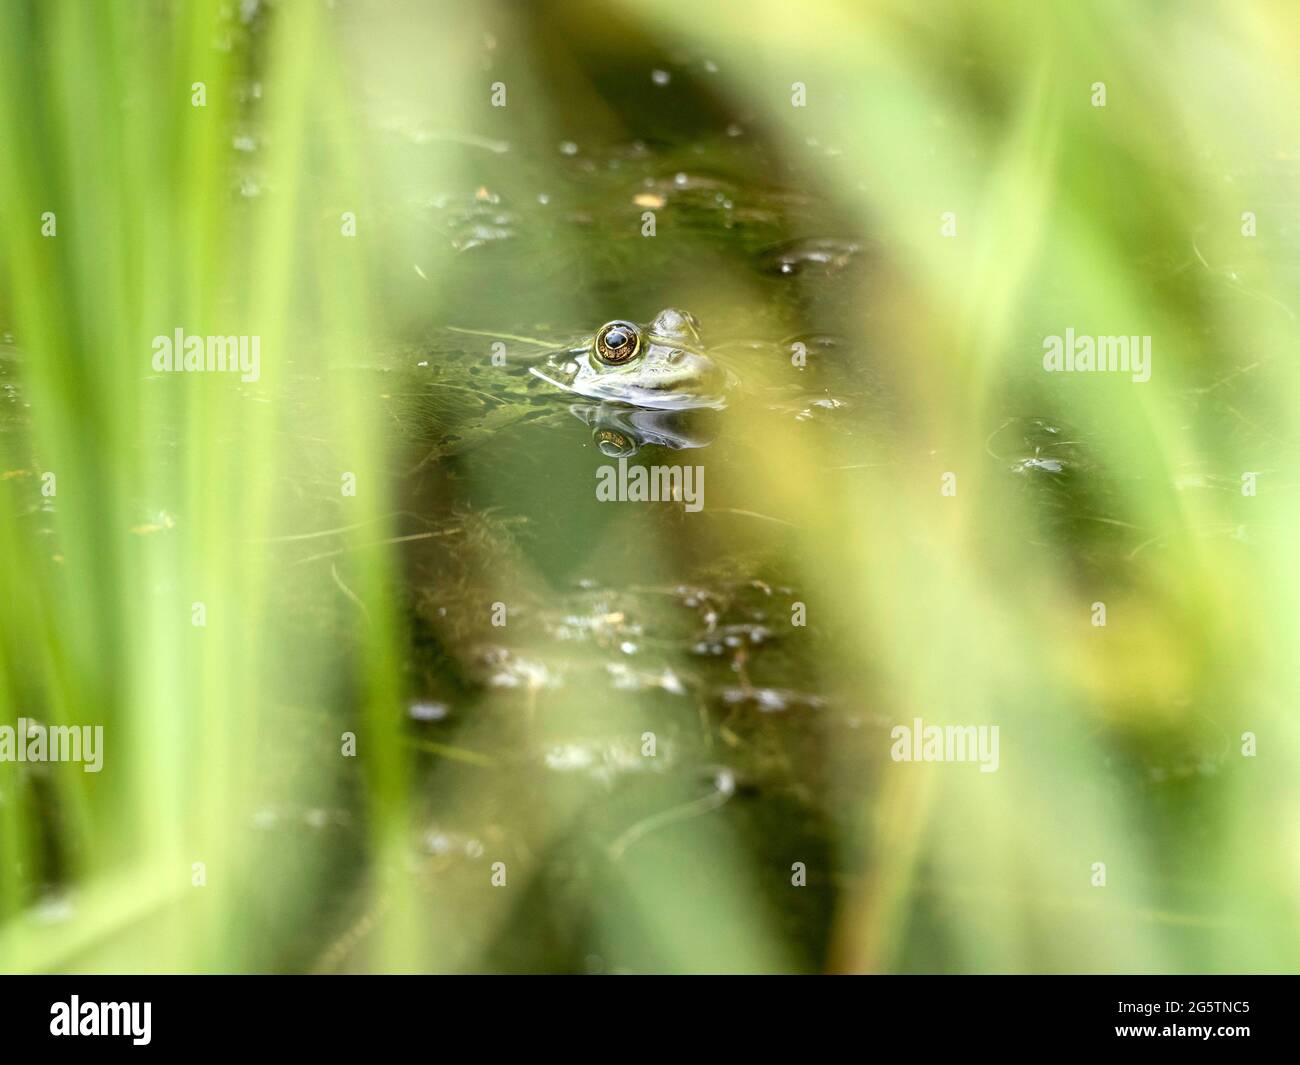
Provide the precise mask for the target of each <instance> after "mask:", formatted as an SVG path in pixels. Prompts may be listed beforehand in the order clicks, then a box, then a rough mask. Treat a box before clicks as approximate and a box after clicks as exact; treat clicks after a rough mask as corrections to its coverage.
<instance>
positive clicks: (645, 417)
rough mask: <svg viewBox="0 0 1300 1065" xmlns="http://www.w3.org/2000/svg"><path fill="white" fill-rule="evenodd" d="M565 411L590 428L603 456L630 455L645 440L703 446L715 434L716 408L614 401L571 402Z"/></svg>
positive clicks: (681, 446)
mask: <svg viewBox="0 0 1300 1065" xmlns="http://www.w3.org/2000/svg"><path fill="white" fill-rule="evenodd" d="M569 413H571V414H572V415H573V416H574V417H575V418H579V419H581V420H582V421H583V422H585V423H586V424H587V425H589V426H590V427H591V430H592V440H594V441H595V444H596V447H597V448H598V449H599V450H600V453H601V454H602V455H604V456H606V457H607V458H612V459H616V458H630V457H631V456H633V455H635V454H636V453H637V452H638V451H640V450H641V448H643V447H645V446H646V445H647V444H650V445H654V446H657V447H666V448H671V449H673V450H674V451H681V450H683V449H686V448H697V447H707V446H708V445H709V444H711V443H713V440H714V438H715V437H716V436H717V435H718V419H719V412H718V411H716V410H710V409H707V408H697V409H693V410H638V409H637V408H635V407H627V406H623V405H622V404H618V403H575V404H573V405H571V406H570V407H569Z"/></svg>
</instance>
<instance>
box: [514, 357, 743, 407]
mask: <svg viewBox="0 0 1300 1065" xmlns="http://www.w3.org/2000/svg"><path fill="white" fill-rule="evenodd" d="M696 357H697V358H698V357H699V356H696ZM586 358H587V352H586V350H585V349H581V350H577V351H575V350H572V349H571V350H569V351H567V352H557V353H555V354H553V355H552V356H551V357H550V358H548V359H547V360H546V361H545V362H544V363H541V364H540V365H535V366H530V367H529V368H528V372H529V373H531V374H532V375H533V376H534V377H537V378H539V379H540V380H542V381H545V382H546V383H547V384H550V385H552V386H554V387H555V388H558V389H560V390H561V391H564V392H568V393H570V394H571V395H576V396H583V397H584V398H586V399H595V400H601V401H602V402H609V403H622V404H625V405H626V406H629V407H640V408H642V409H646V410H691V409H695V408H700V407H708V408H712V409H715V410H721V409H722V408H723V407H725V406H726V399H725V397H724V395H723V392H724V391H725V388H726V387H727V386H729V385H730V383H731V382H732V380H733V375H731V374H729V373H727V372H724V371H719V372H718V373H717V388H716V389H712V388H711V389H709V390H708V391H706V392H697V391H692V390H690V389H688V388H682V389H676V388H673V387H671V386H666V385H665V384H654V383H644V382H638V381H637V380H636V378H635V377H634V376H633V375H632V374H621V373H603V374H599V375H591V374H585V375H584V373H583V370H584V369H587V368H588V365H587V363H586V362H585V359H586ZM710 369H711V370H712V367H710Z"/></svg>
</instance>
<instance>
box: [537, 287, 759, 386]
mask: <svg viewBox="0 0 1300 1065" xmlns="http://www.w3.org/2000/svg"><path fill="white" fill-rule="evenodd" d="M529 372H530V373H532V374H533V375H534V376H535V377H538V378H540V379H541V380H543V381H545V382H546V383H547V384H549V385H551V386H553V387H555V388H559V389H561V390H563V391H565V392H570V393H573V394H575V395H579V396H583V397H585V398H587V399H594V400H599V401H601V402H611V403H622V404H625V405H626V406H629V407H640V408H642V409H646V410H688V409H694V408H700V407H707V408H712V409H715V410H720V409H722V408H723V407H725V406H726V393H727V391H728V390H729V389H730V388H732V387H734V385H735V383H736V378H735V375H734V374H733V373H731V371H729V370H727V369H725V368H724V367H723V366H722V365H721V364H720V363H719V362H718V361H717V359H716V358H714V357H713V356H711V355H709V354H707V353H706V352H705V350H704V343H703V341H702V340H701V337H700V324H699V321H698V320H697V319H696V317H695V316H694V315H693V314H691V313H689V312H688V311H683V310H679V309H677V308H675V307H667V308H665V309H664V310H662V311H660V312H659V313H658V314H657V315H656V316H655V317H654V319H653V320H652V321H651V322H649V323H648V324H645V325H639V324H637V323H635V322H630V321H627V320H626V319H622V318H618V319H615V320H613V321H610V322H606V323H605V324H604V325H602V326H601V327H600V328H599V329H598V330H597V331H596V332H595V333H594V334H592V335H591V336H589V337H584V338H583V339H582V340H580V341H578V342H577V343H575V344H573V345H571V346H569V347H568V348H565V349H563V350H560V351H555V352H552V353H550V354H549V355H548V356H547V357H546V358H545V359H544V360H543V361H542V362H540V363H538V364H536V365H534V366H531V367H529Z"/></svg>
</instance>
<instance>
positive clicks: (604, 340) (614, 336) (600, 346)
mask: <svg viewBox="0 0 1300 1065" xmlns="http://www.w3.org/2000/svg"><path fill="white" fill-rule="evenodd" d="M640 347H641V333H640V331H638V329H637V327H636V326H634V325H633V324H632V323H631V322H608V323H606V324H605V325H602V326H601V327H600V332H599V333H597V334H596V356H597V358H599V359H600V361H601V362H608V363H620V362H627V360H628V359H630V358H632V357H633V356H635V355H636V353H637V351H638V350H640Z"/></svg>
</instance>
